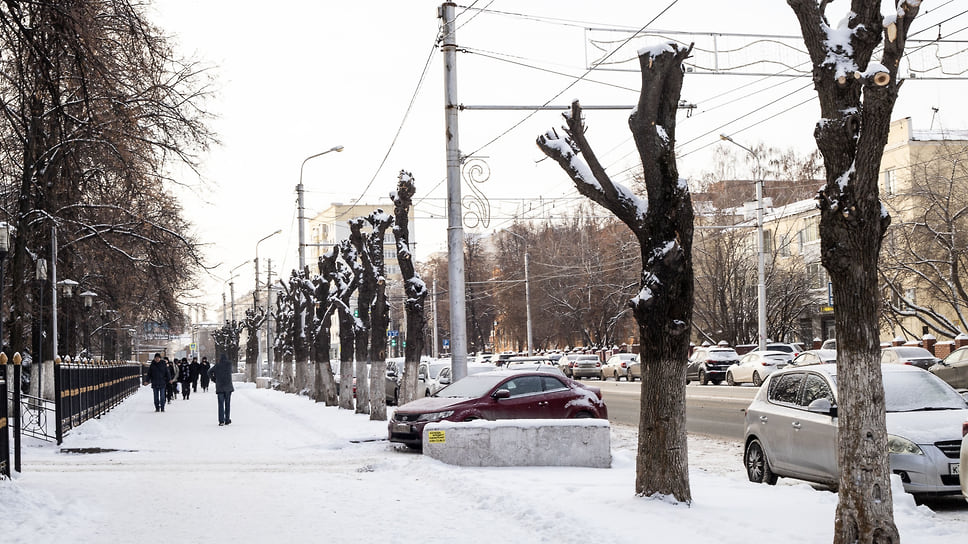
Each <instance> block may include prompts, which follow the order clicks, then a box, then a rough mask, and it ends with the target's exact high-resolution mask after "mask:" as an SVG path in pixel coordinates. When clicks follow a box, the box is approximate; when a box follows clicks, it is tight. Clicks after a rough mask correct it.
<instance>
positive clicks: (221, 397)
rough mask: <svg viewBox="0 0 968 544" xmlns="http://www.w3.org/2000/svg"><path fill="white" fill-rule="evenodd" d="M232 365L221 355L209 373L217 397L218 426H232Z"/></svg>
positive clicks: (233, 388) (233, 389) (233, 387)
mask: <svg viewBox="0 0 968 544" xmlns="http://www.w3.org/2000/svg"><path fill="white" fill-rule="evenodd" d="M232 370H233V369H232V365H231V364H229V358H228V357H227V356H226V355H225V354H224V353H223V354H222V355H221V356H219V359H218V363H217V364H216V365H215V366H214V367H212V370H211V371H210V372H209V374H210V376H211V378H212V381H214V382H215V393H216V394H217V395H218V425H219V427H221V426H222V425H231V424H232V414H231V410H232V391H235V386H234V385H232Z"/></svg>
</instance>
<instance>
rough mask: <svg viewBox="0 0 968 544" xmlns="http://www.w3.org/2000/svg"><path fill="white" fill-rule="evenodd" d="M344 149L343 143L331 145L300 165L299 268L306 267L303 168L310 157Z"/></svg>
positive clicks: (297, 201) (297, 203) (297, 193)
mask: <svg viewBox="0 0 968 544" xmlns="http://www.w3.org/2000/svg"><path fill="white" fill-rule="evenodd" d="M342 150H343V146H341V145H337V146H335V147H331V148H329V149H327V150H326V151H323V152H322V153H316V154H315V155H310V156H308V157H306V158H305V159H303V161H302V164H301V165H300V166H299V185H296V196H297V199H296V205H297V207H298V208H299V209H298V213H297V215H298V217H297V218H296V220H297V221H299V270H303V269H304V268H306V226H305V220H306V217H305V216H306V211H305V205H304V203H303V182H302V178H303V168H304V167H305V166H306V161H308V160H309V159H315V158H316V157H321V156H323V155H325V154H327V153H330V152H333V151H337V152H339V151H342Z"/></svg>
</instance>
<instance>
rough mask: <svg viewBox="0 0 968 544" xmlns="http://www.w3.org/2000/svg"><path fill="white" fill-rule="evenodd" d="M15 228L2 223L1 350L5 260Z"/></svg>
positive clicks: (0, 252)
mask: <svg viewBox="0 0 968 544" xmlns="http://www.w3.org/2000/svg"><path fill="white" fill-rule="evenodd" d="M12 230H13V227H11V226H10V225H9V224H8V223H0V351H2V350H3V311H2V310H3V282H4V277H3V262H4V261H5V260H6V259H7V253H9V252H10V233H11V231H12Z"/></svg>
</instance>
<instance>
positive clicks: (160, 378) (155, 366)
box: [148, 353, 171, 412]
mask: <svg viewBox="0 0 968 544" xmlns="http://www.w3.org/2000/svg"><path fill="white" fill-rule="evenodd" d="M148 381H149V382H150V383H151V392H152V395H153V397H154V400H155V411H156V412H164V411H165V391H166V390H167V388H168V382H170V381H171V374H169V373H168V367H167V366H166V365H165V362H164V361H162V360H161V354H160V353H156V354H155V358H154V359H153V360H152V361H151V366H149V367H148Z"/></svg>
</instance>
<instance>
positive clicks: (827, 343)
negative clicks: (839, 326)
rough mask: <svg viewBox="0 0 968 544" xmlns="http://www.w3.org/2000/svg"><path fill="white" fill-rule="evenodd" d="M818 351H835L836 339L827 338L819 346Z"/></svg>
mask: <svg viewBox="0 0 968 544" xmlns="http://www.w3.org/2000/svg"><path fill="white" fill-rule="evenodd" d="M820 349H832V350H836V349H837V339H836V338H828V339H827V340H824V341H823V344H820Z"/></svg>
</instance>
